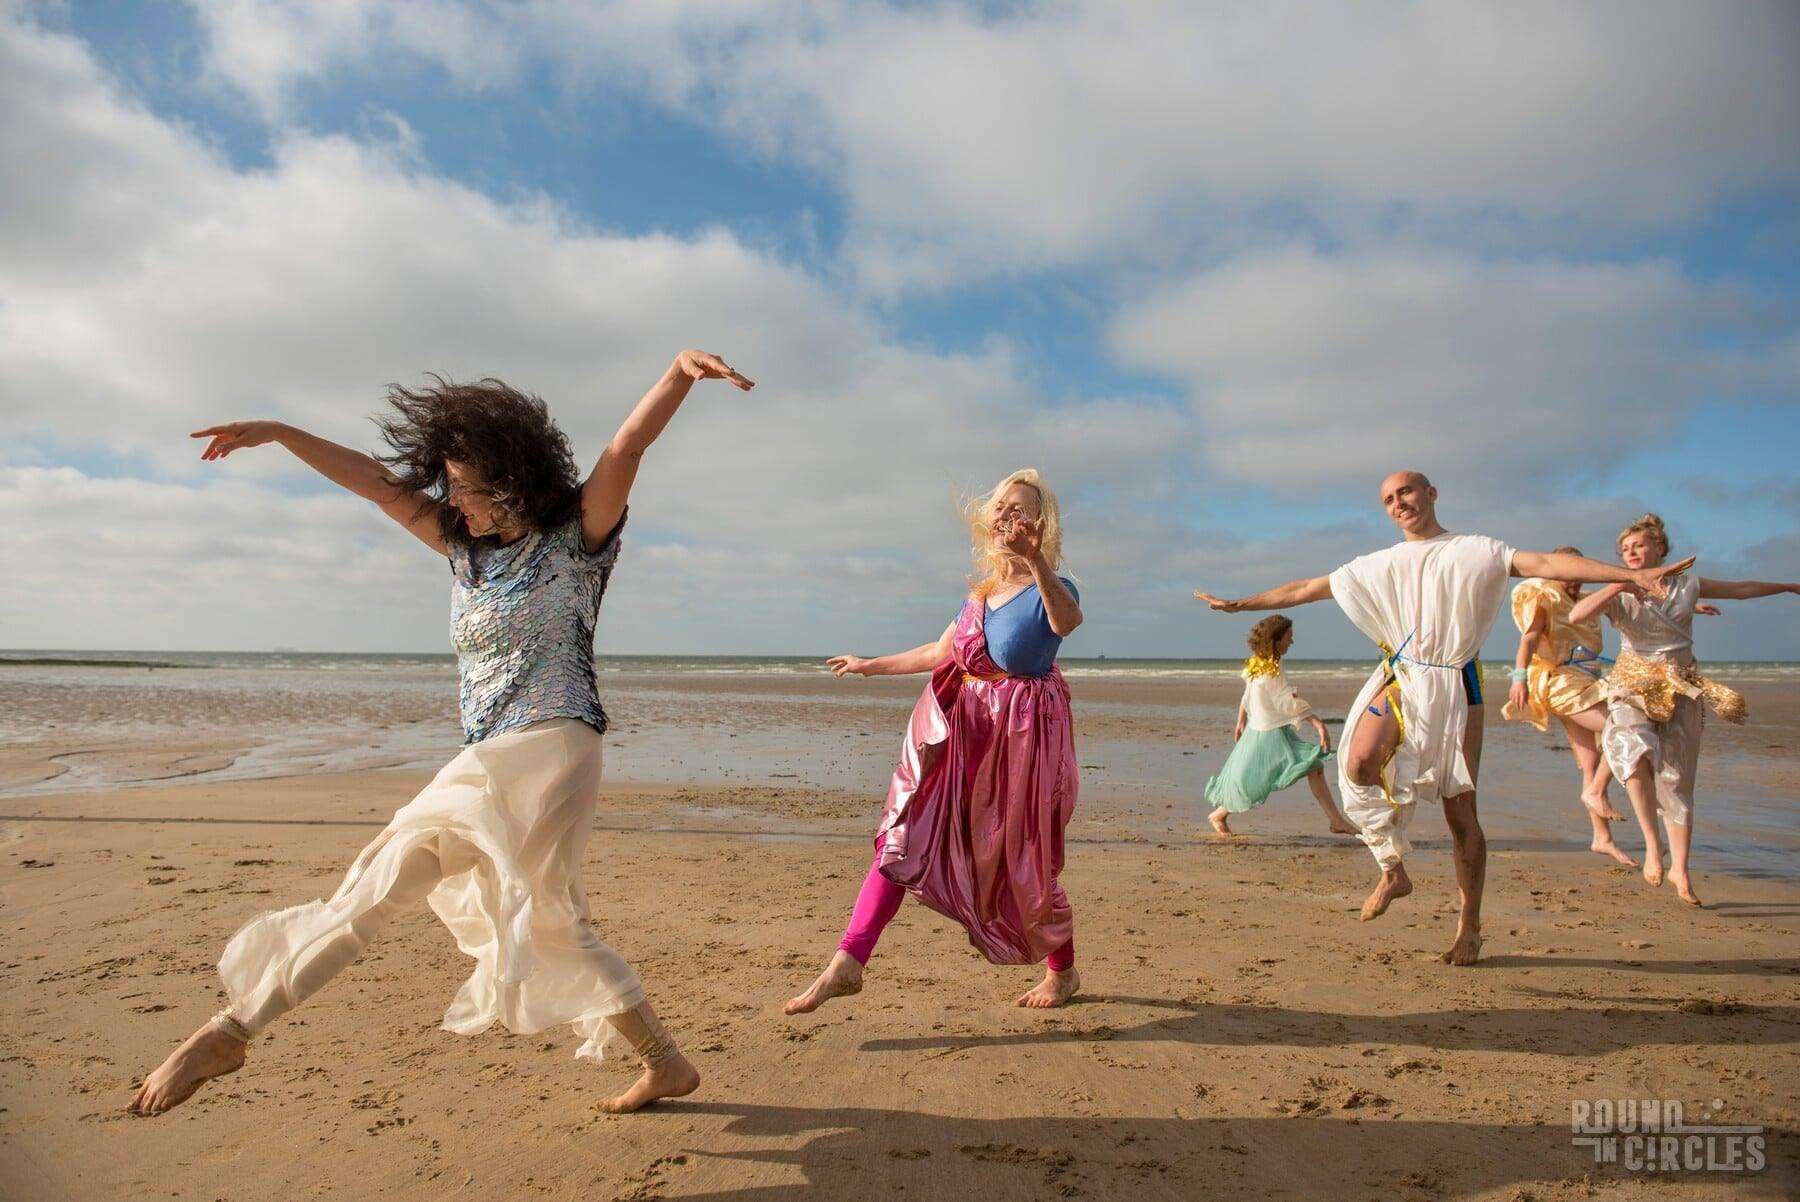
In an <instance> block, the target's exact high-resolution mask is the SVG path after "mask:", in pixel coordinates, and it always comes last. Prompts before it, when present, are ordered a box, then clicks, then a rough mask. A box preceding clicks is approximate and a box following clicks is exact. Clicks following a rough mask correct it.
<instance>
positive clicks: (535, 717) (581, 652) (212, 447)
mask: <svg viewBox="0 0 1800 1202" xmlns="http://www.w3.org/2000/svg"><path fill="white" fill-rule="evenodd" d="M705 379H724V380H729V381H730V382H731V383H733V384H734V385H736V386H737V387H739V388H742V389H748V388H750V387H752V386H753V385H752V384H751V382H750V381H749V380H747V379H745V378H744V377H743V376H741V375H739V374H738V373H737V372H736V371H735V370H733V369H732V368H731V367H730V366H729V365H727V364H726V363H725V362H724V361H723V360H721V359H719V358H718V357H717V356H714V355H708V354H705V353H703V352H699V351H683V352H682V353H681V354H680V355H679V356H677V357H676V359H675V361H674V363H672V364H671V365H670V367H669V369H668V371H666V372H665V373H663V377H662V379H660V380H659V381H657V383H656V384H655V386H653V387H652V388H651V389H650V391H649V392H647V393H645V394H644V397H643V399H642V400H640V401H639V402H638V404H637V406H636V408H634V409H633V410H632V412H631V415H630V416H629V417H627V418H626V419H625V423H624V424H623V425H622V426H620V427H619V431H618V433H617V434H615V435H614V436H613V440H612V442H611V444H609V445H608V447H607V449H606V452H605V453H604V454H603V455H601V457H600V460H599V462H598V463H597V464H596V465H595V467H594V470H593V471H592V472H591V473H590V474H589V475H588V477H587V478H586V480H581V479H579V478H578V477H577V475H576V471H575V461H574V457H573V456H572V454H571V453H570V449H569V443H568V439H567V438H565V437H564V436H563V434H562V432H561V431H560V430H559V429H557V427H556V425H555V423H554V422H552V421H551V420H550V416H549V413H548V411H547V410H546V409H545V407H544V403H543V402H542V401H540V400H538V399H537V398H535V397H531V396H526V395H525V394H523V393H520V392H517V391H516V390H514V389H512V388H509V387H507V386H506V385H505V384H502V383H501V382H499V381H498V380H483V381H481V382H480V383H476V384H451V383H447V382H445V381H443V380H441V379H439V380H436V382H435V384H434V386H433V387H429V388H425V389H422V390H418V391H412V390H408V389H404V388H399V387H396V388H394V389H392V390H391V391H390V393H389V398H388V399H389V402H390V404H391V406H392V412H391V413H389V414H388V415H387V416H386V417H385V419H383V420H382V421H381V423H380V424H381V429H382V433H383V435H384V436H385V438H386V440H387V442H388V444H389V447H390V453H389V454H386V455H384V456H382V457H381V458H379V459H377V458H374V457H372V456H369V455H365V454H363V453H361V452H359V451H354V450H351V449H350V448H348V447H343V446H339V445H337V444H335V443H331V442H327V441H325V440H324V439H322V438H318V437H315V436H314V435H311V434H308V433H306V432H305V431H303V430H298V429H295V428H294V427H292V426H287V425H283V424H281V423H279V422H268V421H251V422H234V423H231V424H229V425H223V426H212V427H209V428H207V429H205V430H200V431H196V432H195V435H194V437H196V438H206V439H209V440H210V441H209V442H208V443H207V446H206V449H205V451H204V452H203V454H202V458H203V459H207V460H216V459H223V458H224V457H225V456H227V455H229V454H231V453H233V452H234V451H238V450H242V449H244V448H247V447H256V446H262V445H264V444H267V443H277V444H279V445H281V446H283V447H286V448H287V449H288V450H289V451H290V452H292V453H293V454H294V455H295V456H296V457H298V458H299V459H300V460H301V461H302V462H304V463H306V464H307V465H308V466H310V467H312V468H314V469H315V470H317V471H318V472H319V473H320V474H322V475H324V476H325V477H326V478H327V479H329V480H331V481H332V482H334V483H336V484H339V485H341V486H343V487H344V488H347V489H349V490H350V491H351V492H353V493H355V494H356V495H358V496H360V497H363V498H365V499H367V500H369V501H372V502H374V503H375V504H376V505H377V506H379V507H380V508H381V510H382V512H384V513H386V514H387V515H388V516H389V517H391V518H393V519H394V520H395V521H397V522H399V523H400V524H401V525H403V526H405V527H406V529H407V530H408V531H410V532H411V533H412V534H414V535H415V536H417V538H418V539H419V540H420V541H421V542H423V543H424V544H425V545H426V546H428V547H430V548H431V549H432V550H434V551H436V552H438V553H439V554H440V555H444V556H446V557H447V558H448V560H449V566H450V569H451V633H452V638H453V640H454V642H455V646H456V655H457V669H458V673H459V676H460V690H459V700H460V702H461V709H462V723H463V736H464V740H465V746H464V748H463V750H462V752H461V753H460V754H459V755H458V756H457V757H456V758H455V759H453V760H451V761H450V763H449V764H447V765H446V766H445V767H444V769H443V770H442V771H440V772H439V773H438V774H437V776H436V778H434V779H433V780H432V782H431V783H430V784H429V785H427V786H426V787H425V788H424V790H423V791H422V792H420V793H419V795H418V796H416V797H415V798H413V800H412V801H411V802H409V803H408V804H407V805H405V806H403V807H401V809H400V810H399V812H397V813H396V814H395V815H394V817H393V820H392V821H391V822H389V823H388V826H387V828H386V829H385V830H383V831H382V832H381V834H380V835H378V836H376V838H375V840H374V842H372V843H370V844H369V845H368V846H367V847H365V848H364V849H363V851H362V853H361V854H360V855H359V856H357V858H356V861H355V863H354V864H352V865H351V867H350V871H349V872H348V873H347V874H346V875H345V877H344V880H343V883H342V884H340V885H339V886H338V889H337V892H336V893H334V894H333V895H332V896H331V898H330V900H328V901H313V902H308V903H306V904H304V905H298V906H294V907H291V908H289V909H286V910H278V911H274V912H272V913H268V914H264V915H261V916H260V917H258V918H256V919H254V920H253V921H251V922H250V923H249V924H248V925H247V926H245V927H244V928H243V929H242V930H240V931H239V932H238V933H237V934H236V935H235V936H234V937H233V938H232V940H231V942H230V944H228V945H227V946H226V948H225V954H224V956H223V957H222V958H221V959H220V961H219V973H220V975H221V977H223V978H224V982H225V989H226V992H227V993H228V994H229V996H230V1004H229V1005H228V1006H226V1008H225V1009H224V1010H222V1011H220V1012H219V1013H218V1014H217V1015H215V1016H214V1017H213V1018H212V1019H211V1020H209V1021H208V1022H206V1023H204V1024H202V1025H201V1027H200V1028H199V1030H197V1031H195V1032H194V1033H193V1034H192V1035H190V1036H189V1037H188V1039H187V1040H186V1041H185V1042H184V1043H182V1044H181V1046H180V1047H178V1048H176V1049H175V1051H174V1052H172V1053H170V1055H169V1057H168V1059H167V1060H165V1061H164V1062H163V1064H162V1066H161V1067H159V1068H158V1069H156V1071H154V1072H152V1073H151V1074H150V1075H149V1076H148V1077H147V1078H146V1079H145V1081H144V1083H143V1085H142V1087H141V1088H140V1089H139V1090H138V1092H137V1095H136V1097H135V1098H133V1100H132V1103H131V1106H130V1109H131V1110H132V1112H134V1113H136V1114H142V1115H152V1114H160V1113H161V1112H163V1111H165V1110H168V1109H169V1108H170V1107H173V1106H176V1105H179V1104H180V1103H181V1102H183V1101H185V1100H186V1099H187V1098H188V1097H190V1096H191V1095H192V1094H193V1092H194V1091H195V1090H196V1089H197V1088H199V1086H200V1085H201V1084H202V1083H204V1082H205V1081H207V1080H209V1079H211V1078H213V1077H217V1076H220V1075H222V1074H224V1073H230V1072H235V1071H237V1069H239V1068H240V1067H242V1065H243V1063H244V1057H245V1049H246V1048H247V1046H248V1044H249V1042H250V1040H251V1039H253V1038H254V1037H255V1036H256V1035H257V1033H259V1032H260V1031H262V1030H263V1028H264V1027H266V1026H267V1025H268V1024H269V1023H270V1022H272V1021H273V1020H274V1019H276V1018H277V1017H279V1016H280V1015H282V1014H285V1013H286V1012H287V1011H289V1010H291V1009H293V1008H294V1007H295V1006H297V1005H299V1004H300V1003H301V1002H303V1001H305V1000H306V999H307V998H308V997H310V996H311V995H312V994H313V993H314V992H316V991H317V990H318V989H319V988H320V987H321V986H323V985H324V984H325V982H327V981H329V980H330V979H331V978H332V977H333V976H335V975H336V974H337V973H338V972H340V971H342V970H343V969H344V968H345V967H346V966H347V965H349V964H350V963H351V962H352V961H353V960H355V959H356V957H357V956H358V955H360V954H361V953H362V951H363V948H364V947H365V946H366V945H367V944H368V942H369V940H370V939H371V938H373V937H374V935H375V933H376V932H377V931H378V930H379V929H380V928H381V926H382V924H383V923H384V922H385V921H386V920H387V919H388V918H389V917H390V916H392V915H393V914H395V913H396V912H398V911H401V910H403V909H406V908H407V907H410V906H412V905H416V904H417V903H419V902H421V901H425V902H428V903H429V904H430V906H431V908H432V909H433V910H434V911H436V912H437V915H438V917H439V918H441V919H442V920H443V922H444V924H445V925H446V926H447V927H449V928H450V930H451V932H452V933H453V934H454V935H455V937H456V941H457V944H458V945H459V946H460V947H461V948H462V950H463V951H464V952H466V953H467V954H468V955H469V956H470V957H472V958H473V959H474V961H475V969H474V971H473V972H472V973H471V974H470V976H469V978H468V980H467V981H465V982H464V984H463V986H462V989H461V991H460V992H459V993H458V994H457V996H456V999H455V1001H454V1002H452V1004H451V1006H450V1008H449V1011H448V1012H447V1013H446V1014H445V1015H444V1027H445V1028H446V1029H447V1030H451V1031H458V1032H464V1033H472V1032H476V1031H481V1030H484V1029H485V1028H487V1027H488V1026H490V1025H491V1024H493V1023H494V1022H500V1023H502V1024H504V1025H505V1026H506V1027H507V1028H508V1029H510V1030H512V1031H516V1032H518V1033H521V1034H530V1033H533V1032H537V1031H542V1030H545V1029H547V1028H550V1027H553V1026H557V1025H560V1024H562V1023H569V1024H572V1025H573V1026H574V1028H575V1030H576V1032H577V1033H578V1034H579V1035H580V1036H581V1038H582V1043H581V1046H580V1049H579V1050H578V1051H577V1053H576V1054H577V1055H578V1056H582V1057H586V1058H590V1059H596V1060H597V1059H599V1058H600V1056H601V1050H602V1045H603V1043H605V1042H606V1040H607V1037H608V1036H609V1034H611V1035H617V1036H619V1037H620V1038H622V1039H623V1041H624V1042H625V1043H627V1044H629V1045H630V1046H631V1048H632V1049H633V1050H634V1051H636V1053H637V1054H638V1055H639V1056H640V1057H641V1058H642V1059H643V1061H644V1066H645V1068H644V1074H643V1076H642V1077H640V1078H639V1079H638V1081H637V1082H636V1083H635V1084H634V1085H633V1086H632V1087H631V1088H630V1089H629V1090H627V1091H626V1092H625V1093H623V1094H621V1095H619V1096H618V1097H616V1098H612V1099H609V1100H607V1101H605V1102H603V1103H601V1105H602V1107H603V1108H604V1109H607V1110H611V1111H614V1112H623V1111H629V1110H636V1109H638V1108H639V1107H641V1106H644V1105H645V1104H647V1103H649V1102H653V1101H655V1100H656V1099H658V1098H665V1097H676V1096H680V1095H683V1094H688V1093H692V1092H693V1091H694V1090H695V1089H696V1088H697V1087H698V1086H699V1084H700V1077H699V1074H698V1073H697V1072H696V1071H695V1069H694V1066H693V1065H692V1064H690V1063H689V1062H688V1060H687V1058H686V1057H684V1056H683V1055H682V1054H681V1053H680V1051H679V1050H677V1048H676V1046H675V1042H674V1040H673V1039H672V1038H670V1036H669V1034H668V1032H667V1031H666V1030H665V1029H664V1028H663V1025H662V1023H661V1022H660V1021H659V1020H658V1019H657V1017H656V1012H655V1011H654V1010H652V1009H651V1007H650V1003H649V1002H648V1001H647V1000H646V999H645V996H644V987H643V985H642V983H641V982H640V981H639V980H638V976H637V973H636V972H634V971H633V970H632V967H631V965H629V964H627V963H626V962H625V960H624V959H623V958H622V957H621V956H620V955H619V954H618V953H617V952H615V951H613V949H612V948H610V947H608V946H607V945H606V944H605V943H603V942H602V941H601V940H600V938H599V936H598V935H596V934H595V932H594V928H593V924H592V922H591V918H590V915H589V912H588V904H587V898H586V895H585V894H584V892H583V890H582V887H581V857H582V850H583V848H584V847H585V846H586V844H587V839H588V834H589V831H590V828H591V825H592V819H593V812H594V805H595V802H596V801H597V800H598V797H599V787H600V762H601V754H600V750H601V735H602V734H603V733H604V732H605V730H606V713H605V711H604V710H603V709H602V708H601V705H600V698H599V696H598V694H597V693H596V691H595V687H594V662H593V650H594V623H595V620H596V619H597V617H598V616H599V612H600V601H601V598H602V596H604V594H605V592H606V585H607V582H608V580H609V579H610V578H611V576H612V570H613V565H614V563H615V562H616V561H617V559H618V555H619V538H620V534H621V532H622V531H623V529H624V526H625V513H626V500H627V498H628V496H629V494H630V492H631V485H632V482H633V480H634V479H635V478H636V476H637V470H638V465H639V462H640V461H641V459H642V457H643V455H644V452H645V451H646V450H648V449H649V447H650V444H651V443H653V442H654V441H655V440H656V438H657V436H658V435H659V434H661V433H662V431H663V428H664V427H665V426H667V425H668V423H669V421H670V419H671V418H673V417H674V416H675V412H676V410H677V409H678V408H679V407H680V405H681V402H682V400H683V399H684V398H685V397H686V396H687V394H688V390H689V389H690V388H692V387H693V385H694V383H695V382H696V381H698V380H705Z"/></svg>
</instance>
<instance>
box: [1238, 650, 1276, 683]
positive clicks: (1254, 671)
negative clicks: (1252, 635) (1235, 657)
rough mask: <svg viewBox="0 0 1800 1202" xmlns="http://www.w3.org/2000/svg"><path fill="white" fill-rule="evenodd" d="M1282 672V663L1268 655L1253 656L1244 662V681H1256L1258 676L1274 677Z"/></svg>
mask: <svg viewBox="0 0 1800 1202" xmlns="http://www.w3.org/2000/svg"><path fill="white" fill-rule="evenodd" d="M1279 671H1281V661H1280V660H1278V659H1273V658H1271V657H1269V656H1267V655H1252V656H1251V657H1250V658H1249V659H1247V660H1245V661H1244V679H1245V680H1255V679H1256V678H1257V677H1258V676H1273V675H1275V673H1277V672H1279Z"/></svg>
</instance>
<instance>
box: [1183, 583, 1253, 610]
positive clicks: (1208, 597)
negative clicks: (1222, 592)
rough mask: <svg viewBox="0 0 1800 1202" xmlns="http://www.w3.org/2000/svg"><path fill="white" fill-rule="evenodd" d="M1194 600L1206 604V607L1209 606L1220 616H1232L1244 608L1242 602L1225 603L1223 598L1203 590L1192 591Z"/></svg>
mask: <svg viewBox="0 0 1800 1202" xmlns="http://www.w3.org/2000/svg"><path fill="white" fill-rule="evenodd" d="M1194 599H1195V600H1196V601H1204V602H1206V603H1207V605H1209V606H1211V607H1212V608H1213V609H1215V610H1217V611H1219V612H1220V613H1222V614H1234V613H1237V612H1238V611H1239V610H1241V609H1243V608H1244V603H1243V602H1242V601H1227V600H1225V598H1223V597H1215V596H1213V595H1212V594H1211V593H1209V592H1207V591H1205V590H1204V589H1195V590H1194Z"/></svg>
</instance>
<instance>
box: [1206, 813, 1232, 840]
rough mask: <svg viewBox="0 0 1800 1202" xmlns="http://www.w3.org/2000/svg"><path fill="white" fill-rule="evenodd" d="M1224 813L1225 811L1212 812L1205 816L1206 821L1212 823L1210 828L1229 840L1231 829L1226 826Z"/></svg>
mask: <svg viewBox="0 0 1800 1202" xmlns="http://www.w3.org/2000/svg"><path fill="white" fill-rule="evenodd" d="M1226 813H1227V811H1225V810H1214V811H1213V812H1212V813H1210V814H1208V815H1207V816H1206V820H1207V821H1208V822H1210V823H1212V828H1213V829H1214V830H1215V831H1218V832H1219V834H1220V835H1222V836H1224V837H1225V838H1227V839H1229V838H1230V837H1231V827H1229V826H1227V825H1226V818H1225V815H1226Z"/></svg>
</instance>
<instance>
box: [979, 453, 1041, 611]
mask: <svg viewBox="0 0 1800 1202" xmlns="http://www.w3.org/2000/svg"><path fill="white" fill-rule="evenodd" d="M1015 484H1025V485H1029V486H1030V487H1031V488H1032V490H1033V491H1035V492H1036V493H1037V495H1038V528H1039V530H1040V537H1039V541H1038V546H1039V548H1040V549H1041V550H1042V551H1043V553H1044V560H1045V562H1046V563H1048V564H1049V565H1050V570H1051V571H1056V570H1058V569H1060V568H1061V567H1062V562H1063V558H1062V509H1061V507H1060V506H1058V505H1057V503H1056V494H1055V493H1053V492H1051V491H1050V486H1049V485H1047V484H1045V483H1044V477H1043V476H1042V475H1041V474H1040V473H1039V472H1038V470H1037V469H1036V468H1034V467H1022V468H1020V469H1019V470H1018V471H1016V472H1013V473H1011V474H1010V475H1008V476H1007V477H1006V478H1005V479H1004V480H1002V481H1000V483H998V484H996V485H994V487H993V488H991V489H989V490H988V491H987V492H985V493H983V494H981V495H980V496H978V497H972V498H970V499H968V500H966V501H964V502H963V519H964V520H965V521H967V522H968V523H969V542H970V556H971V558H973V559H974V561H975V571H974V573H973V574H971V575H970V577H969V586H970V591H971V592H973V593H974V594H975V596H977V597H982V598H985V597H987V595H988V594H989V593H991V592H993V591H994V589H996V588H997V587H999V585H1000V581H1001V580H1002V579H1003V578H1004V577H1006V576H1007V575H1008V573H1009V571H1010V569H1011V568H1012V566H1013V564H1015V563H1017V562H1019V557H1018V556H1016V555H1014V554H1013V553H1012V552H1011V551H1008V550H1007V549H1006V548H1005V547H1003V546H1002V545H1001V544H1000V541H999V540H998V539H997V538H995V536H994V517H995V513H994V510H995V507H996V506H997V504H998V503H999V500H1000V498H1001V497H1003V496H1005V495H1006V491H1007V489H1009V488H1011V487H1012V486H1013V485H1015Z"/></svg>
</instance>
